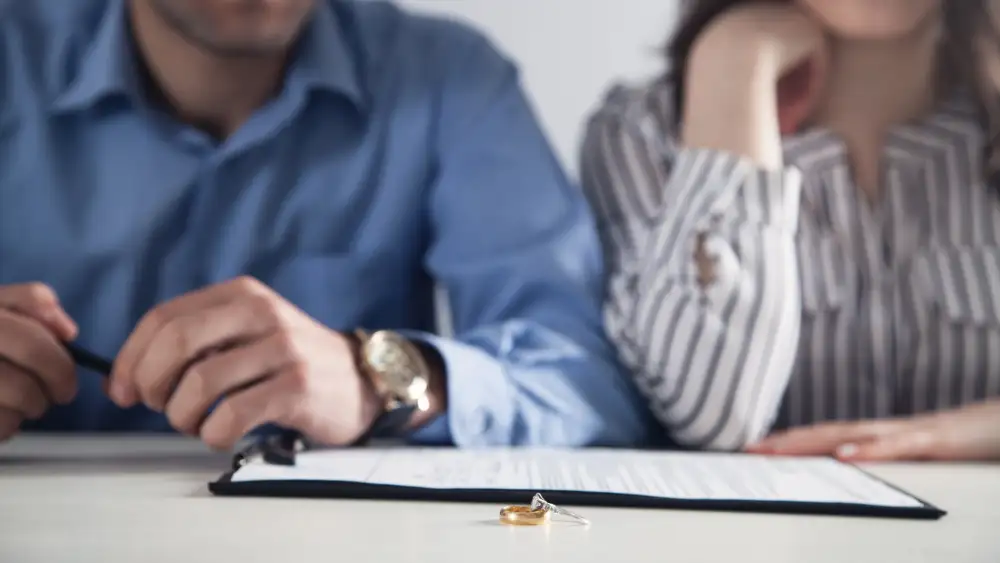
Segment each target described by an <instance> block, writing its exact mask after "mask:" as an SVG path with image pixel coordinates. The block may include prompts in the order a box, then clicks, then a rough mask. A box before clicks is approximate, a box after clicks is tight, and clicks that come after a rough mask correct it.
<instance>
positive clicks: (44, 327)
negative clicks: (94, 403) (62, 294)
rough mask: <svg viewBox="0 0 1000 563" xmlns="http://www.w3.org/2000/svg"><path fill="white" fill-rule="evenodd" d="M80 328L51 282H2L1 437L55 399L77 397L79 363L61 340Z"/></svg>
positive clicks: (64, 401)
mask: <svg viewBox="0 0 1000 563" xmlns="http://www.w3.org/2000/svg"><path fill="white" fill-rule="evenodd" d="M76 333H77V327H76V324H75V323H74V322H73V320H72V319H70V318H69V315H67V314H66V312H65V311H63V309H62V307H61V306H60V305H59V300H58V299H57V298H56V294H55V292H54V291H52V289H50V288H49V287H47V286H45V285H42V284H24V285H8V286H2V287H0V441H3V440H7V439H8V438H10V437H11V436H13V435H14V434H16V433H17V431H18V430H19V429H20V428H21V423H22V422H24V421H25V420H35V419H38V418H41V416H42V415H43V414H45V411H47V410H48V409H49V406H51V405H52V404H67V403H69V402H70V401H72V400H73V397H74V396H75V395H76V368H75V367H74V366H73V359H72V358H71V357H70V355H69V353H68V352H67V351H66V348H65V347H64V346H63V345H62V342H64V341H68V340H72V339H73V338H75V337H76Z"/></svg>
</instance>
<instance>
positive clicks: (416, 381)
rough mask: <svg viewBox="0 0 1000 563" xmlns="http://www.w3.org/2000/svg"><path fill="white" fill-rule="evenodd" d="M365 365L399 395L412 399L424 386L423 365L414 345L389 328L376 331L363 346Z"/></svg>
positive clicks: (424, 374)
mask: <svg viewBox="0 0 1000 563" xmlns="http://www.w3.org/2000/svg"><path fill="white" fill-rule="evenodd" d="M365 359H366V361H367V362H368V365H369V366H371V368H372V369H373V370H374V371H375V372H377V373H378V375H379V376H380V377H381V378H382V380H383V382H384V383H385V386H386V387H387V388H388V389H389V390H390V391H391V392H392V394H393V395H396V396H397V397H400V398H406V399H414V400H416V399H417V398H418V397H420V396H422V395H423V394H424V392H425V391H426V389H427V366H426V364H425V363H424V359H423V357H422V356H421V355H420V352H419V351H418V350H417V349H416V347H415V346H413V345H412V344H410V343H409V342H408V341H406V340H405V339H403V338H402V337H401V336H399V335H396V334H394V333H391V332H384V331H383V332H376V333H375V334H373V335H372V337H371V339H370V340H369V341H368V343H367V345H366V347H365Z"/></svg>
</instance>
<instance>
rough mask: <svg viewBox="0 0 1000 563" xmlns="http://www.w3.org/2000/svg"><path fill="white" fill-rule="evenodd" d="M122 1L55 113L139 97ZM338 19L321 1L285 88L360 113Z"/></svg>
mask: <svg viewBox="0 0 1000 563" xmlns="http://www.w3.org/2000/svg"><path fill="white" fill-rule="evenodd" d="M127 20H128V18H127V13H126V8H125V5H124V2H123V0H109V2H108V9H107V10H106V12H105V14H104V17H103V18H102V20H101V22H100V24H99V26H98V29H97V34H96V36H95V39H94V41H93V42H92V43H91V46H90V48H89V49H88V50H87V51H86V52H85V54H84V56H83V59H82V62H81V64H80V68H79V72H78V74H77V75H76V77H75V78H74V79H73V80H72V81H71V82H70V83H69V85H68V86H67V87H66V88H65V89H64V90H63V91H62V93H61V94H60V95H59V96H58V97H56V99H55V102H54V104H53V108H54V109H55V110H56V111H57V112H72V111H76V110H82V109H87V108H89V107H91V106H93V105H95V104H97V103H98V102H100V101H102V100H104V99H106V98H109V97H115V96H125V97H133V96H139V95H140V92H139V87H138V80H137V76H138V75H137V69H136V65H135V47H134V44H133V43H132V38H131V31H130V30H129V26H128V21H127ZM340 23H341V22H340V21H339V18H338V16H337V14H336V13H335V12H334V10H333V8H332V7H331V6H330V4H329V2H327V1H326V0H319V1H318V3H317V7H316V11H315V13H314V14H313V17H312V18H311V19H310V21H309V22H308V23H307V24H306V27H305V29H304V30H303V35H302V38H301V40H300V41H299V43H298V46H297V48H296V49H295V60H294V61H293V63H292V65H291V68H290V70H289V73H288V79H287V81H286V82H287V83H291V84H294V83H298V84H300V85H301V86H304V87H305V89H306V90H315V91H326V92H331V93H335V94H340V95H342V96H344V97H345V98H347V99H348V100H349V101H350V102H351V103H352V104H354V106H355V107H356V108H358V109H359V110H360V109H364V108H366V107H367V98H366V96H365V95H364V93H363V91H362V87H361V83H360V80H359V78H358V74H357V66H356V59H357V58H356V57H354V56H353V53H352V51H351V48H350V45H349V44H348V42H347V40H346V38H345V35H344V31H343V28H342V26H341V25H340Z"/></svg>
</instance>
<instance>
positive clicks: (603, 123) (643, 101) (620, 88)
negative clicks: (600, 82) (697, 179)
mask: <svg viewBox="0 0 1000 563" xmlns="http://www.w3.org/2000/svg"><path fill="white" fill-rule="evenodd" d="M675 92H676V85H675V81H674V80H673V78H671V77H669V76H660V77H658V78H656V79H653V80H649V81H646V82H643V83H625V82H619V83H615V84H613V85H612V86H611V87H609V88H608V89H607V90H606V91H605V92H604V94H603V96H602V98H601V100H600V102H599V104H598V106H597V108H596V109H595V110H594V111H593V113H591V115H590V117H589V119H588V120H587V138H588V139H608V138H609V136H611V137H612V138H616V137H617V138H621V137H623V136H627V137H631V138H632V139H633V140H635V139H636V137H639V138H641V139H642V140H647V141H655V142H657V143H662V142H672V141H673V139H675V138H676V136H677V112H676V110H675V107H674V106H675V100H676V94H675Z"/></svg>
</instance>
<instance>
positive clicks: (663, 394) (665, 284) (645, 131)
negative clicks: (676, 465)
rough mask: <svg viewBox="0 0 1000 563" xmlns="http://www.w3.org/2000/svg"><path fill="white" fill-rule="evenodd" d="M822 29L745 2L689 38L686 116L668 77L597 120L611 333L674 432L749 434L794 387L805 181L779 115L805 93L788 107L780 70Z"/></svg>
mask: <svg viewBox="0 0 1000 563" xmlns="http://www.w3.org/2000/svg"><path fill="white" fill-rule="evenodd" d="M824 41H825V40H824V38H823V36H822V32H821V31H820V30H819V29H818V27H817V26H816V25H815V24H814V23H812V22H811V20H809V18H807V17H806V16H805V15H803V14H802V13H801V12H799V11H797V10H794V9H790V8H788V7H783V6H772V5H769V4H767V5H756V4H754V5H748V6H746V7H741V8H739V9H737V10H734V11H732V12H729V13H727V14H725V15H723V16H721V17H720V18H719V21H718V22H716V23H713V24H712V25H710V26H709V28H708V29H706V31H705V32H704V33H703V35H702V36H701V37H699V39H698V40H697V41H696V44H695V46H694V47H693V49H692V52H691V55H690V59H689V61H688V64H687V67H686V69H687V75H686V76H685V86H684V97H683V98H684V101H685V102H684V108H683V110H682V111H683V119H680V120H676V119H673V118H672V116H670V115H669V113H670V112H669V111H668V110H667V109H666V108H669V107H670V106H671V104H670V103H669V101H670V100H671V99H672V98H673V96H672V93H671V92H669V88H670V86H669V85H667V84H660V85H659V86H658V87H659V91H657V90H656V89H655V87H654V90H652V91H651V92H652V93H651V94H648V95H647V96H646V97H644V98H643V99H639V100H636V99H634V98H633V99H632V100H624V101H623V100H622V98H623V97H626V98H627V97H628V94H623V93H622V92H621V91H619V92H618V93H617V94H614V95H612V97H611V98H610V99H609V100H608V103H607V105H606V106H605V107H604V108H603V109H602V110H600V111H599V112H598V113H597V114H596V116H595V117H594V118H593V119H592V121H591V123H590V125H589V130H588V133H587V138H586V141H585V144H584V147H583V162H582V170H583V172H584V182H583V183H584V187H585V190H586V192H587V194H588V197H589V199H590V201H591V202H592V205H593V206H594V207H595V209H596V210H597V214H598V217H599V223H600V226H601V232H602V236H603V239H604V248H605V252H606V254H607V255H608V257H609V267H610V271H611V272H612V277H611V280H610V287H609V292H608V297H607V304H606V312H605V316H606V321H607V325H608V332H609V334H610V336H611V337H612V339H613V340H615V342H616V343H617V344H618V346H619V349H620V353H621V355H622V358H623V360H624V361H625V362H626V363H627V364H628V365H629V366H630V367H631V368H632V369H633V370H634V372H635V375H636V377H637V379H638V383H639V387H640V388H641V389H642V391H643V392H644V394H645V395H646V397H647V399H648V400H649V401H650V403H651V407H652V410H653V411H654V413H655V414H656V415H657V416H658V418H659V419H660V421H661V422H662V423H663V424H664V425H665V426H666V427H667V430H668V431H669V432H670V434H671V436H672V437H673V438H674V440H676V441H677V442H679V443H681V444H684V445H689V446H697V447H703V448H711V449H738V448H742V447H744V446H746V445H748V444H751V443H753V442H755V441H757V440H758V439H760V438H762V437H763V436H764V435H765V434H766V433H767V432H768V431H769V430H770V428H771V426H772V424H773V421H774V418H775V417H776V415H777V412H778V408H779V405H780V403H781V400H782V397H783V395H784V393H785V388H786V386H787V383H788V379H789V377H790V375H791V372H792V369H793V365H794V362H795V357H796V353H797V349H798V340H799V328H800V327H799V324H800V320H801V305H800V299H799V275H798V264H797V260H796V256H795V243H794V240H795V231H796V228H797V225H798V211H799V194H800V190H801V177H800V174H799V173H798V171H796V170H793V169H786V168H785V167H784V165H783V162H782V148H781V125H780V124H779V120H783V119H784V117H787V116H793V117H796V118H797V117H799V116H798V115H796V114H797V113H800V111H799V110H800V109H802V108H807V107H808V106H809V105H810V103H811V100H809V99H805V98H801V99H796V100H794V102H795V104H797V106H798V108H791V109H794V110H795V111H794V112H791V113H789V112H788V109H789V106H788V105H781V104H779V101H778V81H779V78H780V77H781V76H783V75H785V73H787V72H788V71H789V70H790V69H792V68H796V67H800V66H802V65H803V63H805V62H807V61H814V62H815V61H819V60H821V59H822V51H823V47H824ZM814 78H815V77H814ZM812 86H813V87H811V88H809V89H806V90H804V91H805V92H806V93H807V94H808V97H812V96H813V95H814V94H815V90H816V89H815V84H813V85H812ZM779 106H780V110H781V111H779ZM779 114H780V115H779ZM676 121H679V122H680V123H681V125H680V126H679V127H674V126H673V125H672V123H674V122H676ZM674 129H681V130H682V131H683V132H682V133H681V134H680V135H677V134H676V133H675V131H674ZM678 137H680V138H678Z"/></svg>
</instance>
